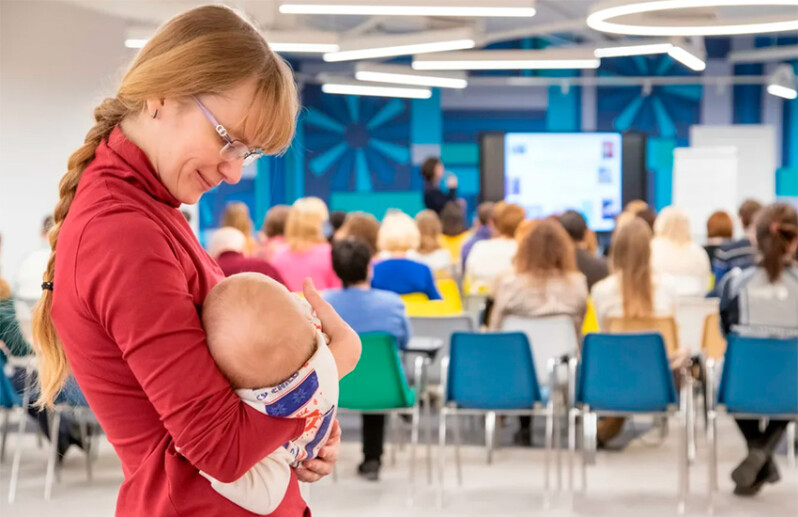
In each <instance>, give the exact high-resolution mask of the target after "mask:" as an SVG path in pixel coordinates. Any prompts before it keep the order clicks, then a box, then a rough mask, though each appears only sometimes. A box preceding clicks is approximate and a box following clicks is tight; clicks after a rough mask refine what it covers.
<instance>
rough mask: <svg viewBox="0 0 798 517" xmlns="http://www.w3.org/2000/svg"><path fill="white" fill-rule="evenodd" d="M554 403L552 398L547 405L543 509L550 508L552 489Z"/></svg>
mask: <svg viewBox="0 0 798 517" xmlns="http://www.w3.org/2000/svg"><path fill="white" fill-rule="evenodd" d="M553 435H554V401H553V400H552V399H551V398H550V399H549V403H548V404H547V405H546V445H545V450H544V452H543V507H544V509H548V508H549V506H550V497H551V488H550V482H549V461H550V455H551V447H552V442H553V439H554V436H553Z"/></svg>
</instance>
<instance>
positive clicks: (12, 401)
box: [0, 354, 22, 409]
mask: <svg viewBox="0 0 798 517" xmlns="http://www.w3.org/2000/svg"><path fill="white" fill-rule="evenodd" d="M5 366H6V360H5V357H3V354H0V408H6V409H10V408H12V407H16V406H21V405H22V397H20V396H19V393H17V390H15V389H14V386H13V385H12V384H11V379H9V378H8V377H6V374H5Z"/></svg>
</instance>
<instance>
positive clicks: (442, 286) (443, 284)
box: [436, 278, 463, 314]
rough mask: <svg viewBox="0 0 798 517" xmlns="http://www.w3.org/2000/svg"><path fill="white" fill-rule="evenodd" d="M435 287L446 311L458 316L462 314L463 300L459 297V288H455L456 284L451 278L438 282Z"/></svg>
mask: <svg viewBox="0 0 798 517" xmlns="http://www.w3.org/2000/svg"><path fill="white" fill-rule="evenodd" d="M436 285H437V287H438V292H439V293H440V294H441V298H443V301H444V303H445V304H446V307H447V308H448V310H449V311H451V313H452V314H460V313H461V312H463V299H462V298H461V297H460V288H459V287H458V286H457V282H455V281H454V280H452V279H451V278H447V279H443V280H438V281H437V282H436Z"/></svg>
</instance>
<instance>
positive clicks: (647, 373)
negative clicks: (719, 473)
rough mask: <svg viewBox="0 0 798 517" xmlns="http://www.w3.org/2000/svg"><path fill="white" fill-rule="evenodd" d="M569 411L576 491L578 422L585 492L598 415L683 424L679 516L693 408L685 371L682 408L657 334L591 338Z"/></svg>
mask: <svg viewBox="0 0 798 517" xmlns="http://www.w3.org/2000/svg"><path fill="white" fill-rule="evenodd" d="M571 371H572V374H571V378H572V379H574V384H575V385H574V386H572V389H571V390H570V391H571V394H572V401H571V406H572V408H571V410H570V411H569V413H568V449H569V460H568V486H569V489H570V490H571V491H573V486H574V480H573V460H574V456H575V455H576V423H577V418H579V419H581V422H582V431H583V437H582V438H583V440H582V450H583V455H582V490H583V491H584V490H585V489H586V487H587V472H586V465H587V464H588V462H589V461H588V457H589V456H590V454H592V452H593V451H595V447H596V423H597V421H598V420H597V419H598V417H599V416H613V417H618V416H633V415H652V416H655V417H660V418H669V417H673V416H678V417H679V419H680V423H681V427H682V430H681V431H682V432H681V438H682V440H681V442H682V443H681V450H680V454H679V455H678V456H679V458H678V460H679V505H678V510H679V513H683V512H684V505H685V500H686V497H687V489H688V486H687V485H688V480H687V465H688V463H687V435H688V425H687V423H688V418H687V414H688V412H689V410H690V409H689V408H690V406H691V403H692V399H691V394H692V386H691V381H690V379H691V378H690V377H689V376H687V375H686V372H682V373H683V375H682V379H683V382H682V391H681V403H680V400H679V397H678V396H677V393H676V388H675V386H674V382H673V374H672V373H671V370H670V368H669V365H668V357H667V354H666V352H665V341H664V340H663V338H662V335H660V334H659V333H642V334H599V333H596V334H588V335H587V336H585V340H584V342H583V344H582V358H581V362H580V361H577V360H576V359H572V360H571Z"/></svg>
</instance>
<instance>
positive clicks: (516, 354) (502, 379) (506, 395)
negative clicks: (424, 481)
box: [438, 332, 554, 506]
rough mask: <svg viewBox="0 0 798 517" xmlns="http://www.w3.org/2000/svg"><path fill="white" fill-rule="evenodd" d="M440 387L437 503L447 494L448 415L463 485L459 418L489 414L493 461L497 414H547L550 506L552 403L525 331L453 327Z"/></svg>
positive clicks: (546, 485)
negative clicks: (476, 330) (545, 395)
mask: <svg viewBox="0 0 798 517" xmlns="http://www.w3.org/2000/svg"><path fill="white" fill-rule="evenodd" d="M552 375H554V373H553V369H552ZM441 386H442V387H443V394H442V397H441V407H440V421H439V422H440V423H439V427H438V440H439V448H440V452H439V456H438V480H439V498H438V503H439V505H440V506H442V505H443V496H444V479H443V478H444V469H445V460H446V458H445V453H446V419H447V417H448V416H452V417H454V420H455V423H454V436H455V458H456V462H457V480H458V484H459V485H462V482H463V474H462V464H461V460H460V442H461V440H460V426H459V422H458V417H459V416H461V415H478V416H485V438H486V445H487V448H488V459H489V462H490V457H491V456H490V454H491V451H492V449H493V440H494V433H495V427H496V415H497V414H502V415H515V416H535V415H538V416H545V417H546V454H545V475H544V491H545V497H544V504H546V505H547V504H548V500H549V498H548V495H549V453H550V449H551V444H552V435H553V407H552V404H551V403H550V402H549V403H547V402H546V401H544V400H543V397H542V396H541V391H540V386H539V384H538V378H537V375H536V374H535V365H534V359H533V357H532V349H531V347H530V346H529V341H528V340H527V337H526V335H525V334H523V333H521V332H508V333H488V334H484V333H471V332H455V333H454V334H452V338H451V343H450V349H449V357H447V358H444V359H443V361H442V362H441ZM544 406H545V407H544Z"/></svg>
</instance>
